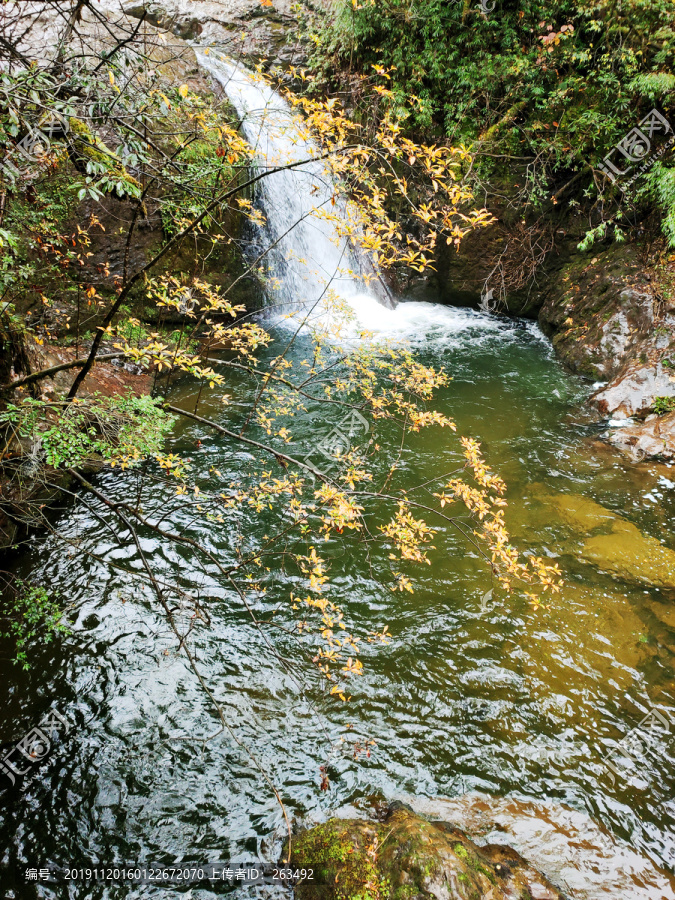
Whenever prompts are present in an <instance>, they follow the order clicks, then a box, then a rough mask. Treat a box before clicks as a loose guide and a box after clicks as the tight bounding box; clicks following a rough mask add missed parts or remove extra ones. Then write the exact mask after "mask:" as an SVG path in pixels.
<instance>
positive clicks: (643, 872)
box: [402, 604, 675, 900]
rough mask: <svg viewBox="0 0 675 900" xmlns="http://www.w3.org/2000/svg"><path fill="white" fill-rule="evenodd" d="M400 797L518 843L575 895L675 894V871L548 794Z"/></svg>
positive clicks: (481, 835)
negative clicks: (667, 870)
mask: <svg viewBox="0 0 675 900" xmlns="http://www.w3.org/2000/svg"><path fill="white" fill-rule="evenodd" d="M659 605H660V606H663V604H659ZM540 737H541V739H543V740H546V737H545V736H544V735H541V736H540ZM402 799H404V800H406V801H407V802H409V803H410V806H411V807H412V808H413V809H414V811H415V812H417V813H419V814H421V815H423V816H427V817H428V818H430V819H432V820H436V819H440V820H442V821H446V822H452V823H453V824H454V825H456V826H457V827H458V828H460V829H461V830H462V831H464V832H466V833H467V834H468V835H470V836H471V837H472V838H474V839H475V840H479V841H480V842H481V844H483V843H487V844H498V843H499V844H506V845H508V846H509V847H513V848H514V849H516V850H517V851H518V852H519V853H520V854H521V855H522V856H524V857H525V858H526V859H528V860H529V861H530V862H531V863H532V864H533V865H534V866H535V867H536V868H537V869H539V871H541V872H546V874H547V875H548V877H549V879H550V880H551V881H553V882H554V883H555V884H558V885H559V886H560V888H561V889H562V890H563V892H564V893H565V894H567V895H568V896H569V897H573V898H574V900H608V898H611V900H656V898H659V900H675V878H673V877H672V876H671V875H669V874H667V873H664V872H662V871H660V870H659V868H658V867H657V866H656V865H655V864H654V863H653V862H652V860H651V859H650V858H649V857H648V856H645V855H642V853H640V852H638V851H636V850H634V849H633V848H632V847H631V846H630V844H629V843H627V842H626V841H624V840H622V839H621V838H619V837H617V836H615V835H613V834H612V833H611V832H610V831H608V830H607V829H606V828H604V827H603V826H602V825H599V824H598V823H597V822H595V821H594V820H593V819H592V818H591V817H590V816H588V815H587V814H586V813H585V812H582V811H581V810H579V809H573V808H571V807H569V806H565V805H564V804H562V803H557V802H556V801H554V800H551V799H550V798H549V799H545V800H544V799H541V800H540V799H535V798H533V797H523V796H507V797H493V796H490V795H489V794H482V793H477V792H476V793H474V792H472V791H471V792H468V793H466V794H461V795H460V796H458V797H453V798H441V797H437V798H431V797H423V796H415V797H412V796H411V797H403V798H402Z"/></svg>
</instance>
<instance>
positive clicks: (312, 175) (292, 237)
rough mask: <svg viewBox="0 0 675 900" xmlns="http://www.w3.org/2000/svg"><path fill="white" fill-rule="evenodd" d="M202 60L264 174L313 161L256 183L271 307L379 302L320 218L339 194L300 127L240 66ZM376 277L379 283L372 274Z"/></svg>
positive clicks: (360, 267)
mask: <svg viewBox="0 0 675 900" xmlns="http://www.w3.org/2000/svg"><path fill="white" fill-rule="evenodd" d="M198 59H199V63H200V64H201V65H202V66H203V68H205V69H206V70H207V71H208V72H210V74H211V75H212V77H213V78H215V79H216V81H218V83H219V84H220V85H221V86H222V88H223V90H224V91H225V93H226V94H227V96H228V98H229V100H230V102H231V103H232V105H233V106H234V108H235V109H236V111H237V113H238V114H239V116H240V118H241V129H242V131H243V133H244V136H245V137H246V140H247V141H248V143H249V144H250V146H251V147H252V149H253V151H254V153H255V155H256V157H257V159H258V166H259V167H260V169H261V170H264V168H265V167H269V168H276V167H278V166H283V165H287V164H289V163H296V162H300V161H302V160H308V162H306V163H304V164H303V165H302V166H299V167H298V168H295V169H287V170H284V171H281V172H274V173H273V174H271V175H269V176H268V177H266V178H263V179H262V180H261V181H260V182H258V186H257V191H256V203H257V205H258V206H259V207H260V209H261V210H262V212H263V214H264V216H265V225H264V227H263V233H262V235H261V237H262V241H261V242H260V250H261V251H262V250H264V249H266V248H268V247H272V250H271V251H270V252H268V253H267V254H266V255H265V269H266V272H267V277H268V282H269V284H270V294H271V299H272V302H273V303H275V304H276V303H280V304H281V305H282V307H284V308H286V309H288V308H290V309H297V308H298V307H302V308H303V309H316V310H319V311H320V310H321V309H322V307H323V302H322V301H324V300H325V299H326V297H327V293H328V292H329V291H330V293H331V295H333V296H335V297H336V298H339V300H340V301H344V302H346V303H347V304H348V305H349V306H350V307H351V308H352V309H355V310H358V307H359V306H368V305H371V304H372V303H373V302H376V301H377V298H376V296H375V294H374V292H373V291H372V290H370V289H369V288H368V286H367V285H366V281H365V280H364V277H363V276H364V274H365V272H364V268H365V263H364V261H363V260H361V259H360V258H359V255H358V254H357V253H355V252H354V249H353V247H352V246H351V243H350V241H349V239H348V238H347V237H345V236H341V235H340V234H339V233H338V230H337V228H336V227H335V225H334V223H333V222H331V221H330V219H327V218H323V217H321V215H320V213H319V211H321V210H324V211H326V212H333V211H334V207H333V205H332V199H333V198H334V196H335V194H336V190H335V186H334V184H333V181H332V179H331V176H330V173H329V172H327V171H326V168H325V165H324V163H323V162H322V161H321V160H317V159H316V158H317V157H318V156H319V155H320V151H319V148H318V147H317V145H316V144H315V143H314V142H313V141H312V140H310V139H308V138H307V136H306V134H305V133H304V132H303V123H302V121H301V120H300V119H299V118H298V117H297V115H296V114H295V113H294V112H293V110H292V108H291V107H290V106H289V104H288V103H286V101H285V100H284V99H283V98H282V97H280V96H279V94H277V93H276V92H275V91H274V90H273V89H272V88H271V87H270V86H269V85H268V84H267V83H266V82H265V81H264V80H263V79H261V78H258V77H256V76H255V75H254V74H253V73H252V72H249V71H248V70H246V69H244V68H243V67H242V66H240V65H234V63H232V62H231V61H230V60H228V59H224V58H222V57H218V56H215V55H208V56H207V55H205V54H204V53H201V52H198ZM366 271H367V270H366ZM369 274H370V273H369ZM372 275H373V276H374V277H375V278H377V273H375V272H374V271H373V272H372Z"/></svg>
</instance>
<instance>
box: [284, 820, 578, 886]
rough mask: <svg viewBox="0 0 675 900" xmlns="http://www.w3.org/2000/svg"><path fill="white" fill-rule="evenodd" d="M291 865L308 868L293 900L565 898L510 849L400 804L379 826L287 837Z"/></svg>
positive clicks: (334, 823) (362, 823) (338, 826)
mask: <svg viewBox="0 0 675 900" xmlns="http://www.w3.org/2000/svg"><path fill="white" fill-rule="evenodd" d="M291 867H292V868H293V869H295V868H310V869H313V870H314V883H313V884H312V883H310V882H306V883H304V884H300V885H297V886H296V897H297V898H298V900H315V898H319V897H320V898H321V900H355V898H359V897H360V898H363V897H371V898H373V900H377V898H382V900H384V898H387V900H564V895H563V894H562V893H561V892H560V891H559V890H558V889H557V888H556V887H554V885H553V884H551V882H549V881H548V879H547V878H546V877H545V876H544V875H542V874H541V873H539V872H537V871H536V870H535V869H534V868H533V867H532V866H530V865H529V863H528V862H527V861H526V860H525V859H523V857H522V856H520V854H518V853H517V852H516V851H515V850H512V849H511V848H510V847H504V846H502V845H497V844H495V845H489V846H486V847H479V846H478V845H477V844H475V843H474V842H473V841H472V840H471V839H470V838H468V837H467V836H466V834H464V832H462V831H459V830H458V829H456V828H454V827H453V826H452V825H449V824H448V823H445V822H430V821H429V820H428V819H426V818H424V817H423V816H421V815H417V814H416V813H414V812H413V811H412V810H411V809H410V808H409V807H408V806H406V805H404V804H402V803H393V804H392V805H391V806H390V807H389V810H388V813H387V815H386V817H385V818H384V820H383V821H369V820H363V819H330V820H329V821H328V822H326V823H325V824H323V825H317V826H315V827H314V828H310V829H308V830H307V831H303V832H301V833H300V834H299V835H296V837H295V838H294V839H293V842H292V853H291Z"/></svg>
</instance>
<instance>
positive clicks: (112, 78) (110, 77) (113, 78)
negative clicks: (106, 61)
mask: <svg viewBox="0 0 675 900" xmlns="http://www.w3.org/2000/svg"><path fill="white" fill-rule="evenodd" d="M108 78H109V79H110V84H115V76H114V75H113V73H112V72H108Z"/></svg>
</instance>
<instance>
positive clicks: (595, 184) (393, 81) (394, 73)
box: [313, 0, 675, 244]
mask: <svg viewBox="0 0 675 900" xmlns="http://www.w3.org/2000/svg"><path fill="white" fill-rule="evenodd" d="M490 5H492V4H490ZM314 40H315V44H316V46H317V50H316V52H315V56H314V60H313V63H314V64H315V65H316V66H317V68H318V69H319V71H321V72H322V73H323V81H324V83H328V84H332V85H333V86H334V87H336V86H338V84H339V85H340V86H341V88H343V89H344V88H345V87H346V86H347V87H348V86H349V84H350V79H349V76H348V74H347V73H348V72H349V73H351V72H352V71H353V69H354V68H357V69H358V70H359V71H360V72H362V73H365V74H368V75H373V73H379V74H380V77H381V79H382V80H386V87H387V89H388V91H390V92H391V94H392V97H393V100H392V106H393V109H394V110H395V112H396V113H397V114H399V115H401V114H403V115H404V116H405V117H406V120H407V127H408V128H409V129H410V130H415V131H418V132H420V131H421V132H423V133H424V134H425V135H426V136H427V137H428V138H429V139H433V140H434V141H438V140H441V141H444V140H447V139H449V140H451V141H452V142H453V144H458V143H465V144H472V150H473V151H474V152H476V153H477V154H478V157H477V158H478V163H477V169H476V172H477V174H478V176H479V177H481V176H483V177H485V176H494V175H495V174H497V173H504V172H507V173H509V172H511V173H512V172H513V166H514V162H515V164H516V165H518V161H520V163H521V164H523V166H524V167H526V168H527V173H526V174H525V177H524V180H525V188H526V190H527V194H528V199H529V200H530V202H532V203H534V205H537V204H538V203H540V202H541V200H542V199H543V198H545V197H549V196H550V194H551V188H552V186H553V184H554V182H557V183H561V184H565V183H566V182H567V181H568V180H569V179H570V178H572V177H574V176H575V175H580V176H581V175H583V178H580V179H577V181H578V184H577V196H578V197H583V196H584V192H585V191H589V190H590V192H591V193H596V192H597V191H598V190H600V191H603V190H607V189H609V190H612V187H611V184H609V182H608V181H607V179H606V178H605V177H604V175H602V174H601V173H600V172H598V171H597V166H598V165H599V164H600V163H601V162H602V160H603V158H604V157H605V156H606V154H607V153H608V152H609V151H610V150H611V149H612V147H613V146H614V145H615V144H616V143H617V142H618V141H620V140H621V139H622V138H623V137H624V136H625V135H626V134H627V133H628V132H629V131H630V129H631V128H633V127H635V126H637V125H638V123H639V121H640V120H641V119H642V118H643V117H644V116H645V115H646V114H647V113H648V112H649V111H650V110H651V109H652V108H654V107H657V108H658V109H659V111H660V112H661V113H662V114H664V115H665V116H666V117H668V116H669V115H670V113H669V110H672V109H673V96H674V92H675V76H673V74H672V70H673V61H674V57H675V5H673V4H672V3H671V2H670V0H611V2H610V0H551V2H546V3H544V2H539V0H525V2H523V3H513V2H508V0H503V2H499V0H497V3H496V6H495V8H494V9H493V10H492V11H491V12H489V13H488V14H483V13H482V12H481V10H480V7H479V6H477V5H476V6H474V5H473V4H471V5H470V4H469V2H468V0H467V2H464V3H463V4H462V3H448V2H447V0H429V2H425V3H423V4H421V3H419V2H418V0H387V2H385V3H380V2H378V3H375V2H373V0H362V2H361V3H359V4H354V5H352V4H351V3H347V2H343V4H342V5H341V6H340V8H339V13H338V15H337V16H334V17H333V18H332V20H331V21H328V20H326V21H325V22H324V24H323V27H322V28H321V29H319V33H318V34H316V35H314ZM335 73H342V74H341V75H340V74H338V75H337V76H336V74H335ZM373 77H375V76H374V75H373ZM369 114H370V113H366V115H369ZM670 121H671V123H673V125H675V117H674V116H672V115H671V116H670ZM668 152H669V153H670V152H671V151H668ZM594 168H595V169H596V171H595V172H594V173H593V174H592V170H593V169H594ZM672 171H673V170H671V168H670V167H669V165H668V164H667V162H666V156H665V155H664V157H663V159H662V160H661V162H660V163H659V165H658V167H656V166H655V167H654V170H653V174H652V176H651V180H650V182H649V183H648V184H647V183H642V182H640V183H639V185H640V190H639V191H636V194H635V196H636V198H637V199H641V197H645V199H651V200H653V201H655V202H656V203H658V205H659V206H660V207H661V209H662V210H663V211H664V213H665V231H666V234H667V236H668V239H669V241H670V242H671V244H675V200H674V194H675V191H674V190H673V187H672V183H673V175H672ZM520 187H521V188H523V184H522V183H521V185H520ZM647 195H649V196H647ZM616 196H617V197H620V195H619V194H618V191H617V192H616ZM596 221H597V220H596Z"/></svg>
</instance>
